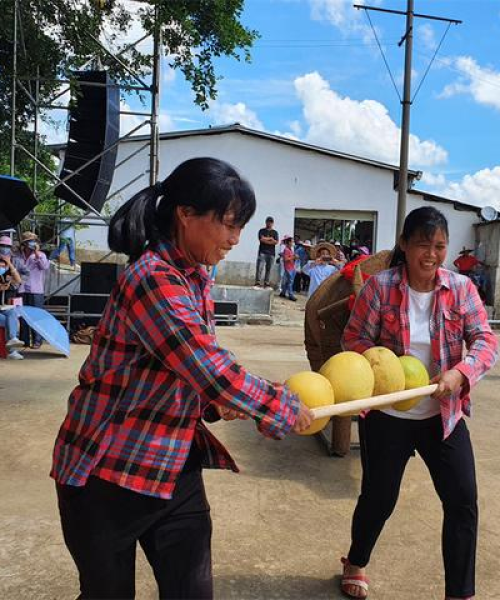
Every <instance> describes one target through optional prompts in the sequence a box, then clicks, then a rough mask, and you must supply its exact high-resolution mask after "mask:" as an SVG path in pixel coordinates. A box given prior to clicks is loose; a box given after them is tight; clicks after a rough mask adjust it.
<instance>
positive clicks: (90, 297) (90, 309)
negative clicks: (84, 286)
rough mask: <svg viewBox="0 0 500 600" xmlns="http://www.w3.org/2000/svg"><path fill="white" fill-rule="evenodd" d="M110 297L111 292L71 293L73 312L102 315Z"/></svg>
mask: <svg viewBox="0 0 500 600" xmlns="http://www.w3.org/2000/svg"><path fill="white" fill-rule="evenodd" d="M108 298H109V294H71V300H70V309H71V314H72V315H73V316H74V313H82V315H85V314H88V315H101V314H102V313H103V311H104V307H105V306H106V302H107V301H108Z"/></svg>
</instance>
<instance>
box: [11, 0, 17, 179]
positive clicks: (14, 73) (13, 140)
mask: <svg viewBox="0 0 500 600" xmlns="http://www.w3.org/2000/svg"><path fill="white" fill-rule="evenodd" d="M18 13H19V0H14V36H13V38H14V44H13V46H14V47H13V53H12V102H11V113H12V114H11V119H10V126H11V132H10V176H11V177H14V175H15V174H16V92H17V17H18Z"/></svg>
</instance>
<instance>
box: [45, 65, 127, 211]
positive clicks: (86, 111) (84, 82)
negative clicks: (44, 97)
mask: <svg viewBox="0 0 500 600" xmlns="http://www.w3.org/2000/svg"><path fill="white" fill-rule="evenodd" d="M75 80H76V84H77V85H76V98H75V102H74V105H73V107H72V108H71V109H70V112H69V139H68V145H67V147H66V151H65V154H64V161H63V166H62V170H61V173H60V178H61V179H64V178H65V177H67V176H68V175H71V174H72V173H74V172H75V171H77V170H78V169H80V168H81V167H82V166H83V165H85V164H86V163H88V161H90V160H91V159H93V158H94V157H96V156H98V155H99V154H101V153H102V152H103V151H104V150H106V149H107V148H110V147H111V146H113V144H116V142H117V141H118V139H119V136H120V91H119V88H118V86H117V85H115V84H113V83H112V81H111V79H110V77H109V74H108V72H107V71H82V72H79V73H76V75H75ZM117 150H118V144H116V145H115V146H114V147H113V148H111V149H110V150H107V151H106V152H105V153H104V154H103V155H102V156H100V157H99V158H97V159H95V160H93V161H92V162H91V163H90V164H88V165H87V166H85V167H84V168H83V169H82V170H81V171H78V172H77V173H76V174H75V175H73V176H72V177H71V178H70V179H68V181H67V182H66V184H65V185H62V184H59V185H58V186H57V187H56V189H55V192H54V193H55V195H56V196H57V197H59V198H61V199H62V200H65V201H66V202H69V203H70V204H73V205H74V206H77V207H78V208H83V209H88V206H87V205H86V204H84V203H83V202H82V201H81V200H80V198H78V196H81V197H82V198H83V199H84V200H85V201H86V202H87V203H88V204H90V205H91V206H92V207H93V208H95V209H96V210H98V211H99V212H100V211H101V210H102V207H103V206H104V203H105V202H106V198H107V195H108V192H109V188H110V186H111V182H112V180H113V172H114V169H115V164H116V153H117ZM66 186H68V187H66ZM68 188H69V189H68ZM76 194H78V196H77V195H76Z"/></svg>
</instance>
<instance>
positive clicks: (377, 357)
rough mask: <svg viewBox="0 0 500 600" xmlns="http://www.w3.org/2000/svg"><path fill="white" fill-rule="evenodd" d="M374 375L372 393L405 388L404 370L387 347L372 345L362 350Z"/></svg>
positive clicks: (377, 394) (388, 392) (375, 394)
mask: <svg viewBox="0 0 500 600" xmlns="http://www.w3.org/2000/svg"><path fill="white" fill-rule="evenodd" d="M363 356H364V357H365V358H366V360H367V361H368V362H369V363H370V365H371V368H372V371H373V374H374V376H375V385H374V387H373V395H374V396H380V395H381V394H391V393H392V392H400V391H401V390H404V389H405V372H404V370H403V365H402V364H401V362H400V360H399V358H398V357H397V356H396V355H395V354H394V352H393V351H392V350H389V348H384V347H383V346H374V347H373V348H369V349H368V350H366V351H365V352H363Z"/></svg>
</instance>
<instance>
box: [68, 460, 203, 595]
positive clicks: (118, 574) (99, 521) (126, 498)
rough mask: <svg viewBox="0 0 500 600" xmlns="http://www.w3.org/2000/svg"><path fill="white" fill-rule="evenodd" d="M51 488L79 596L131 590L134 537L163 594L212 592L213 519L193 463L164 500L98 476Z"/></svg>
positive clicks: (199, 476) (121, 593)
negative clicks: (79, 484) (54, 491)
mask: <svg viewBox="0 0 500 600" xmlns="http://www.w3.org/2000/svg"><path fill="white" fill-rule="evenodd" d="M57 495H58V500H59V511H60V514H61V523H62V529H63V534H64V540H65V542H66V545H67V547H68V549H69V551H70V552H71V555H72V557H73V560H74V561H75V563H76V566H77V568H78V572H79V575H80V591H81V594H80V596H79V598H80V599H81V600H90V599H92V600H98V599H99V600H101V599H106V600H107V599H110V598H113V599H115V600H117V599H120V600H124V599H126V600H129V599H131V598H134V597H135V555H136V545H137V542H139V543H140V544H141V546H142V549H143V550H144V553H145V555H146V557H147V559H148V561H149V563H150V565H151V567H152V569H153V572H154V576H155V579H156V581H157V583H158V588H159V596H160V598H161V599H162V600H167V599H168V600H177V599H183V600H184V599H190V600H195V599H196V600H210V599H212V598H213V585H212V564H211V550H210V542H211V534H212V524H211V519H210V507H209V505H208V502H207V499H206V496H205V490H204V486H203V480H202V476H201V470H200V469H193V470H188V471H184V472H183V473H182V474H181V476H180V478H179V480H178V483H177V487H176V490H175V493H174V497H173V498H172V499H171V500H162V499H161V498H154V497H152V496H146V495H144V494H138V493H136V492H133V491H130V490H127V489H125V488H122V487H120V486H118V485H114V484H112V483H108V482H106V481H104V480H102V479H99V478H97V477H90V478H89V480H88V482H87V484H86V485H85V486H84V487H74V486H67V485H59V484H57Z"/></svg>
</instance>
